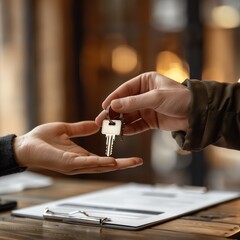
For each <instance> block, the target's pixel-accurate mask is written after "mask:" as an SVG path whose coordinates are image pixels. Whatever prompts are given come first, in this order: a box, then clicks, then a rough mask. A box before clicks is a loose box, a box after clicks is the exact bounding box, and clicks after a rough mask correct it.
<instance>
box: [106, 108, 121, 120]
mask: <svg viewBox="0 0 240 240" xmlns="http://www.w3.org/2000/svg"><path fill="white" fill-rule="evenodd" d="M105 111H106V112H107V120H108V121H109V123H110V124H112V125H114V122H113V120H114V119H119V120H121V121H122V122H123V114H122V113H117V112H114V111H113V110H112V108H111V105H109V106H108V107H107V109H106V110H105Z"/></svg>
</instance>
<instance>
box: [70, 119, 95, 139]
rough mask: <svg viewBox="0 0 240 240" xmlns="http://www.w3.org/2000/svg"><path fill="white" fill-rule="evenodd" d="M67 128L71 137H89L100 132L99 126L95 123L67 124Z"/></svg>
mask: <svg viewBox="0 0 240 240" xmlns="http://www.w3.org/2000/svg"><path fill="white" fill-rule="evenodd" d="M66 128H67V134H68V136H69V137H78V136H88V135H91V134H94V133H96V132H98V131H99V126H97V125H96V123H95V122H94V121H83V122H78V123H66Z"/></svg>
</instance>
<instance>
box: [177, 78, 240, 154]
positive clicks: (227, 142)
mask: <svg viewBox="0 0 240 240" xmlns="http://www.w3.org/2000/svg"><path fill="white" fill-rule="evenodd" d="M184 85H186V86H187V87H188V88H189V89H190V90H191V93H192V102H191V105H190V108H189V129H188V131H187V132H186V134H185V136H182V143H180V144H181V146H182V148H183V149H185V150H190V151H197V150H201V149H203V148H204V147H206V146H208V145H210V144H213V145H216V146H221V147H226V148H232V149H238V150H239V149H240V143H239V140H240V84H238V83H236V84H227V83H219V82H214V81H198V80H187V81H185V82H184ZM173 135H174V136H175V138H176V139H177V138H178V140H179V136H180V135H179V134H176V133H174V134H173Z"/></svg>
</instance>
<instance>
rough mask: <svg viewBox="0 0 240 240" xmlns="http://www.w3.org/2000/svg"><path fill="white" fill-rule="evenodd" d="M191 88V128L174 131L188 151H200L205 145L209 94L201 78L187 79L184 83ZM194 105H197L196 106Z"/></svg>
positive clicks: (179, 142) (177, 140) (183, 147)
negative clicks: (203, 143)
mask: <svg viewBox="0 0 240 240" xmlns="http://www.w3.org/2000/svg"><path fill="white" fill-rule="evenodd" d="M182 84H183V85H185V86H186V87H187V88H189V89H190V91H191V93H196V92H197V93H198V94H194V95H192V100H191V103H190V107H189V116H190V117H189V129H188V131H187V132H186V133H185V132H183V131H176V132H172V136H173V137H174V138H175V140H176V142H177V143H178V145H179V146H180V147H181V148H182V149H183V150H187V151H200V150H201V149H202V148H204V147H205V146H203V145H202V138H203V134H204V130H205V125H206V116H207V111H208V95H207V91H206V88H205V86H204V84H202V82H201V81H199V80H194V79H191V80H189V79H186V80H185V81H184V82H183V83H182ZM194 106H197V108H195V107H194Z"/></svg>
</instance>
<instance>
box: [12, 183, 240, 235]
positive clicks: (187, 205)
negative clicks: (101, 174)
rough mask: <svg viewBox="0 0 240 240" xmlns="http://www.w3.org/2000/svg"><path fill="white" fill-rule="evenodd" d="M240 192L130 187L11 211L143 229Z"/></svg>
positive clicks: (52, 218) (220, 201) (29, 215)
mask: <svg viewBox="0 0 240 240" xmlns="http://www.w3.org/2000/svg"><path fill="white" fill-rule="evenodd" d="M239 196H240V194H239V193H238V192H228V191H225V192H224V191H206V189H204V188H195V187H190V188H187V187H178V186H176V185H163V186H161V185H159V186H157V185H156V186H155V185H147V184H138V183H129V184H124V185H120V186H117V187H112V188H108V189H104V190H100V191H96V192H92V193H87V194H83V195H79V196H75V197H71V198H65V199H62V200H58V201H54V202H49V203H45V204H41V205H37V206H33V207H28V208H23V209H19V210H14V211H12V214H13V215H14V216H20V217H30V218H37V219H44V218H45V219H49V220H59V221H63V222H67V223H74V224H85V223H87V224H98V225H101V227H111V228H121V229H128V230H137V229H142V228H145V227H147V226H151V225H154V224H158V223H161V222H164V221H167V220H170V219H173V218H176V217H179V216H182V215H184V214H187V213H190V212H193V211H197V210H201V209H203V208H206V207H210V206H213V205H215V204H219V203H222V202H225V201H229V200H231V199H235V198H238V197H239Z"/></svg>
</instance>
